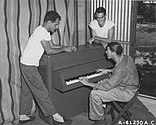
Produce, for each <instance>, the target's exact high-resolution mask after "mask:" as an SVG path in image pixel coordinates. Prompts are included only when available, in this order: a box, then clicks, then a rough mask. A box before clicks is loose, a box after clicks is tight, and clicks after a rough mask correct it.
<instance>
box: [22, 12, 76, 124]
mask: <svg viewBox="0 0 156 125" xmlns="http://www.w3.org/2000/svg"><path fill="white" fill-rule="evenodd" d="M60 20H61V17H60V15H59V14H58V13H57V12H56V11H48V12H47V13H46V15H45V17H44V23H43V25H42V26H38V27H37V28H36V29H35V30H34V31H33V33H32V35H31V36H30V38H29V39H28V42H27V45H26V47H25V49H24V52H23V54H22V56H21V59H20V69H21V77H22V78H21V80H22V85H21V97H20V120H19V122H20V124H22V123H25V122H28V121H31V120H34V119H35V117H34V116H30V113H31V108H32V102H33V99H34V100H35V102H36V104H37V105H38V106H39V108H40V109H41V111H42V112H43V114H44V115H45V116H52V118H53V125H56V124H57V125H58V124H61V125H64V124H66V125H70V124H71V120H67V119H65V118H63V117H62V116H61V115H60V114H59V113H57V111H56V109H55V107H54V105H53V104H52V101H51V100H50V98H49V93H48V90H47V88H46V86H45V84H44V83H43V80H42V78H41V76H40V74H39V72H38V69H37V67H38V66H39V61H40V58H41V56H42V55H43V53H44V51H45V52H46V53H47V54H54V53H59V52H63V51H65V52H72V51H76V48H75V47H65V46H59V45H55V44H54V43H53V41H52V40H51V35H50V34H51V33H54V32H55V31H56V30H57V29H58V26H59V23H60ZM50 42H51V43H52V44H50Z"/></svg>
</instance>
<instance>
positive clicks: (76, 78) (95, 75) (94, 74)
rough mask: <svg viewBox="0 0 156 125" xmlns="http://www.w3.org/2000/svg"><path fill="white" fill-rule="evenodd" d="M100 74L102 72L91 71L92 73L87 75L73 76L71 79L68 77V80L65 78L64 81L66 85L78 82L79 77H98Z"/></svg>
mask: <svg viewBox="0 0 156 125" xmlns="http://www.w3.org/2000/svg"><path fill="white" fill-rule="evenodd" d="M101 75H103V73H102V72H93V73H89V74H87V75H81V76H78V77H75V79H74V78H73V79H69V80H65V81H66V85H71V84H74V83H77V82H80V80H79V77H85V78H87V79H91V78H95V77H98V76H101Z"/></svg>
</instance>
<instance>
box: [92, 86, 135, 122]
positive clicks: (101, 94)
mask: <svg viewBox="0 0 156 125" xmlns="http://www.w3.org/2000/svg"><path fill="white" fill-rule="evenodd" d="M133 96H134V92H133V91H131V90H122V89H120V88H119V87H116V88H113V89H111V90H109V91H102V90H92V91H91V93H90V101H89V103H90V104H89V106H90V111H89V117H90V119H92V120H102V119H104V115H105V110H106V109H105V108H103V103H105V102H111V101H121V102H127V101H129V100H130V99H131V98H132V97H133Z"/></svg>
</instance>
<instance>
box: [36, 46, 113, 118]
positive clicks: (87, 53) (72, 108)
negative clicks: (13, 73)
mask: <svg viewBox="0 0 156 125" xmlns="http://www.w3.org/2000/svg"><path fill="white" fill-rule="evenodd" d="M104 51H105V50H104V48H103V47H102V46H100V45H81V46H78V48H77V52H71V53H67V52H62V53H58V54H52V55H46V54H44V55H43V56H42V58H41V60H40V66H39V72H40V74H41V76H42V78H43V81H44V83H45V85H46V87H47V89H48V91H49V95H50V98H51V99H52V102H53V104H54V106H55V108H56V110H57V111H58V112H59V113H60V114H61V115H63V116H64V117H72V116H74V115H77V114H80V113H82V112H84V111H87V110H88V101H89V98H88V97H89V94H90V91H91V89H92V88H89V87H86V86H84V85H83V84H82V83H80V81H79V77H81V76H83V77H87V78H88V79H89V80H90V81H91V82H97V81H99V80H101V79H104V78H106V77H107V75H104V74H101V73H100V72H96V70H97V69H99V68H110V67H113V64H112V62H110V61H108V60H107V59H106V57H105V52H104Z"/></svg>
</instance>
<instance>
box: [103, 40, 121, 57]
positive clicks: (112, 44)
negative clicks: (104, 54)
mask: <svg viewBox="0 0 156 125" xmlns="http://www.w3.org/2000/svg"><path fill="white" fill-rule="evenodd" d="M108 47H109V48H110V50H111V51H112V52H115V53H116V54H117V55H118V56H120V55H121V54H122V52H123V48H122V46H121V44H119V43H118V42H110V43H108V44H107V46H106V50H107V49H108Z"/></svg>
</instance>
